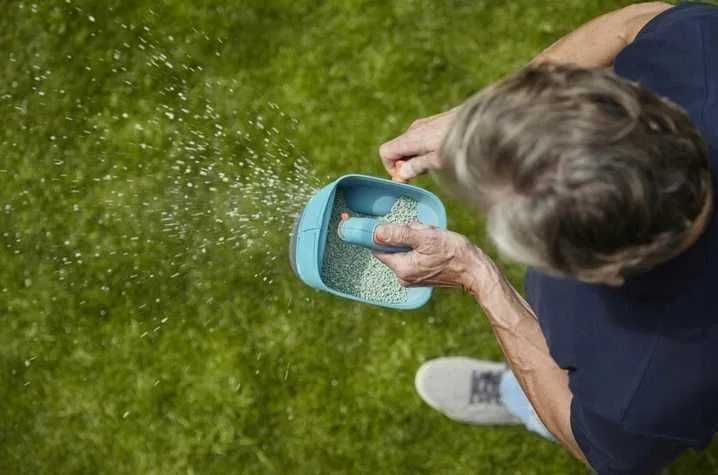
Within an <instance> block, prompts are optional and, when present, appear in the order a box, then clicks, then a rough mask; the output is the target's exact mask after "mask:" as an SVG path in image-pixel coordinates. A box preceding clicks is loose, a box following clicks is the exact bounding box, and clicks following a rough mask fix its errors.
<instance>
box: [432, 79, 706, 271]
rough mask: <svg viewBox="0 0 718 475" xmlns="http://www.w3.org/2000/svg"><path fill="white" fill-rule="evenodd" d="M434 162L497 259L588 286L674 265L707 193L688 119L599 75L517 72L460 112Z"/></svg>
mask: <svg viewBox="0 0 718 475" xmlns="http://www.w3.org/2000/svg"><path fill="white" fill-rule="evenodd" d="M440 155H441V157H442V160H444V161H445V162H446V163H447V166H446V167H445V168H446V171H445V172H444V173H445V176H444V178H447V177H448V178H451V179H453V181H454V182H456V183H457V184H458V188H459V190H460V191H461V190H463V195H465V196H466V197H468V198H469V200H470V201H471V202H473V203H474V204H476V205H478V206H479V207H480V208H481V209H483V210H484V211H485V212H486V217H487V229H488V233H489V235H490V237H491V238H492V240H493V241H494V242H495V243H496V245H497V247H498V249H499V251H500V252H501V253H503V254H505V255H506V256H507V257H509V258H512V259H514V260H516V261H519V262H521V263H524V264H527V265H531V266H535V267H539V268H541V269H543V270H545V271H547V272H550V273H553V274H556V275H565V276H572V277H575V278H578V279H581V280H584V281H589V282H598V281H601V280H602V279H604V277H605V276H606V275H616V276H620V277H621V278H623V277H628V276H631V275H635V274H637V273H640V272H644V271H646V270H648V269H650V268H652V267H654V266H655V265H657V264H659V263H661V262H663V261H665V260H667V259H669V258H670V257H672V256H673V255H674V253H675V252H676V250H677V249H678V248H679V247H680V246H681V243H682V242H683V241H684V239H685V235H686V231H687V230H688V229H689V228H690V226H691V224H692V223H693V222H694V221H695V219H696V218H697V217H698V216H699V214H700V213H701V211H702V210H703V207H704V204H705V203H706V200H707V198H708V197H709V196H710V193H711V175H710V172H709V167H708V158H707V157H708V152H707V147H706V145H705V142H704V141H703V139H702V138H701V135H700V133H699V132H698V130H697V129H696V128H695V126H694V125H693V123H692V122H691V120H690V118H689V117H688V115H687V114H686V113H685V112H684V111H683V110H682V109H681V108H680V107H678V106H677V105H675V104H673V103H671V102H670V101H668V100H666V99H663V98H660V97H658V96H657V95H655V94H653V93H652V92H650V91H648V90H647V89H645V88H643V87H641V86H640V85H638V84H637V83H633V82H630V81H627V80H625V79H622V78H619V77H618V76H616V75H615V74H613V73H612V72H609V71H604V70H595V69H594V70H587V69H580V68H576V67H573V66H566V65H563V66H559V65H538V66H528V67H526V68H524V69H522V70H520V71H518V72H517V73H515V74H514V75H512V76H510V77H508V78H506V79H505V80H503V81H501V82H499V83H497V84H495V85H492V86H490V87H488V88H486V89H484V90H482V91H481V92H479V93H478V94H477V95H475V96H474V97H472V98H471V99H469V100H468V101H467V102H466V104H465V105H464V106H463V107H462V109H461V111H460V112H459V114H458V116H457V119H456V122H455V123H454V125H453V126H452V128H451V129H450V131H449V132H448V134H447V136H446V138H445V139H444V143H443V144H442V147H441V150H440ZM440 178H441V177H440Z"/></svg>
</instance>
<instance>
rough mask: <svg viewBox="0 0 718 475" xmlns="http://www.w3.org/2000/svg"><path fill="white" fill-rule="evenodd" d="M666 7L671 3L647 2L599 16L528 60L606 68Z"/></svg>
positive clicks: (669, 6)
mask: <svg viewBox="0 0 718 475" xmlns="http://www.w3.org/2000/svg"><path fill="white" fill-rule="evenodd" d="M668 8H671V5H670V4H668V3H665V2H647V3H639V4H635V5H631V6H628V7H625V8H622V9H620V10H616V11H613V12H610V13H607V14H605V15H601V16H599V17H597V18H594V19H593V20H591V21H589V22H588V23H586V24H585V25H583V26H581V27H579V28H578V29H576V30H575V31H573V32H572V33H569V34H568V35H566V36H564V37H563V38H561V39H560V40H558V41H556V42H555V43H554V44H552V45H551V46H549V47H548V48H546V49H545V50H544V51H543V52H542V53H541V54H539V55H538V56H537V57H536V58H535V59H534V60H533V61H532V62H533V63H540V62H555V63H573V64H576V65H578V66H581V67H584V68H602V67H608V66H610V65H612V64H613V60H614V59H615V58H616V56H617V55H618V53H620V52H621V50H622V49H623V48H625V47H626V46H628V45H629V44H630V43H631V42H632V41H633V39H634V38H635V37H636V35H637V34H638V32H639V31H640V30H641V28H643V27H644V26H645V25H646V23H648V22H649V21H650V20H651V19H652V18H653V17H655V16H656V15H658V14H659V13H661V12H663V11H664V10H666V9H668Z"/></svg>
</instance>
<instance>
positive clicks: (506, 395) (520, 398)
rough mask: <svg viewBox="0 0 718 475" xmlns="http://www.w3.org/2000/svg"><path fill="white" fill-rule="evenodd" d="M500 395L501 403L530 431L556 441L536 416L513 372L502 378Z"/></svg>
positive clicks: (506, 373)
mask: <svg viewBox="0 0 718 475" xmlns="http://www.w3.org/2000/svg"><path fill="white" fill-rule="evenodd" d="M499 394H501V402H503V404H504V406H505V407H506V408H507V409H508V410H509V412H511V413H512V414H513V415H515V416H516V417H518V418H519V419H521V422H523V423H524V425H525V426H526V428H527V429H528V430H530V431H532V432H536V433H537V434H539V435H540V436H542V437H545V438H547V439H549V440H552V441H554V442H555V441H556V439H555V438H554V436H553V435H551V433H550V432H549V431H548V429H546V426H544V425H543V422H541V419H539V418H538V416H537V415H536V411H534V408H533V406H532V405H531V402H530V401H529V399H528V398H527V397H526V394H524V390H523V389H522V388H521V385H520V384H519V382H518V381H517V380H516V376H514V373H513V372H512V371H511V370H507V371H506V372H505V373H504V375H503V376H502V377H501V384H500V385H499Z"/></svg>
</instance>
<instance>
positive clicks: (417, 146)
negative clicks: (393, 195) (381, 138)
mask: <svg viewBox="0 0 718 475" xmlns="http://www.w3.org/2000/svg"><path fill="white" fill-rule="evenodd" d="M424 135H425V134H424V133H423V132H422V131H421V130H419V129H413V130H408V131H407V132H404V133H403V134H401V135H400V136H398V137H397V138H395V139H393V140H390V141H388V142H386V143H384V144H382V145H381V146H380V147H379V156H380V157H381V161H382V163H383V164H384V168H386V170H387V172H389V174H391V173H392V170H393V169H395V168H396V163H395V162H396V161H397V160H405V159H407V158H411V157H414V156H416V155H423V154H425V153H428V152H430V151H431V150H429V147H428V144H427V143H426V140H425V137H424Z"/></svg>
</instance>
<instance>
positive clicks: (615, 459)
mask: <svg viewBox="0 0 718 475" xmlns="http://www.w3.org/2000/svg"><path fill="white" fill-rule="evenodd" d="M571 430H572V431H573V436H574V437H575V438H576V442H577V443H578V445H579V447H581V450H582V451H583V454H584V455H585V456H586V459H587V460H588V463H589V464H590V465H591V468H593V469H594V470H595V471H596V472H597V473H598V474H599V475H604V474H606V475H619V474H620V475H628V474H631V475H640V474H653V473H656V472H658V471H659V470H660V469H661V468H662V467H664V466H665V465H667V464H669V463H670V462H672V461H673V460H674V459H675V458H676V457H678V455H679V454H680V453H681V452H682V451H683V450H685V449H686V448H687V446H685V445H683V444H681V443H680V442H678V441H675V440H672V439H665V438H660V437H654V436H647V435H642V434H636V433H632V432H630V431H627V430H625V429H624V428H623V427H622V426H621V425H620V424H617V423H614V422H611V421H609V420H608V419H605V418H603V417H601V416H599V415H598V414H595V413H594V412H592V411H590V410H587V409H585V408H584V407H583V406H582V405H581V403H580V401H577V400H576V399H575V398H574V400H573V401H572V402H571Z"/></svg>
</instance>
